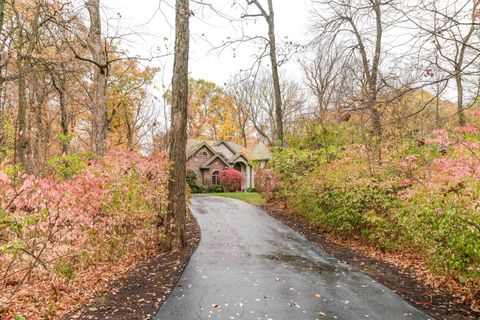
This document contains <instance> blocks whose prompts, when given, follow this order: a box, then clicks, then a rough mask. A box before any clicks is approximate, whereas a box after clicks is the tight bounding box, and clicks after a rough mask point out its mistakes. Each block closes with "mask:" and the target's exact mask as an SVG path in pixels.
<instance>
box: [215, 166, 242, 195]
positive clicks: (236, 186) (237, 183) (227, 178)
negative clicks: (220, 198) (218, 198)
mask: <svg viewBox="0 0 480 320" xmlns="http://www.w3.org/2000/svg"><path fill="white" fill-rule="evenodd" d="M219 174H220V184H221V185H222V187H223V189H224V190H225V191H229V192H234V191H240V190H241V188H242V173H241V172H240V171H238V170H235V169H225V170H220V171H219Z"/></svg>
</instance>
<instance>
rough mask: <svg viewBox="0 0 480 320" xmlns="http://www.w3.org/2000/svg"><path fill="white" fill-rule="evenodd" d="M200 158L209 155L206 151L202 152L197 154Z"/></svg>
mask: <svg viewBox="0 0 480 320" xmlns="http://www.w3.org/2000/svg"><path fill="white" fill-rule="evenodd" d="M198 155H199V156H200V157H208V156H209V155H210V154H209V153H208V151H207V150H202V151H200V152H199V153H198Z"/></svg>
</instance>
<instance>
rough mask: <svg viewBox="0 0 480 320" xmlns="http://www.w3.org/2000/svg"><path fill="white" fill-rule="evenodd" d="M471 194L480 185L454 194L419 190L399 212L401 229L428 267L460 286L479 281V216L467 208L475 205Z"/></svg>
mask: <svg viewBox="0 0 480 320" xmlns="http://www.w3.org/2000/svg"><path fill="white" fill-rule="evenodd" d="M473 190H480V182H478V181H474V180H472V181H469V182H468V183H467V184H466V185H465V186H464V187H463V188H460V189H456V190H448V191H446V190H442V189H425V190H419V192H417V193H415V195H414V196H413V198H412V199H409V201H405V202H404V206H403V208H402V211H401V216H402V220H401V223H402V225H404V226H405V228H406V230H407V231H408V236H409V238H410V240H411V241H412V242H413V243H415V244H416V245H417V246H418V247H419V248H423V249H424V252H425V254H426V255H427V257H428V259H427V261H428V262H429V265H430V267H431V268H432V269H433V270H435V271H437V272H439V273H442V274H452V273H453V274H456V275H457V278H458V279H459V280H460V281H462V282H463V281H466V280H467V279H474V278H477V279H478V278H479V277H480V268H479V266H480V216H479V215H478V212H477V209H476V208H475V207H472V205H471V203H472V202H476V201H478V198H477V197H478V195H477V194H476V192H472V191H473Z"/></svg>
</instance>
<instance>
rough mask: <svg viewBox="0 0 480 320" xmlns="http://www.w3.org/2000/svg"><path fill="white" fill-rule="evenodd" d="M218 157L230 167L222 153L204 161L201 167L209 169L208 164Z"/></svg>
mask: <svg viewBox="0 0 480 320" xmlns="http://www.w3.org/2000/svg"><path fill="white" fill-rule="evenodd" d="M216 159H220V160H221V161H222V162H223V163H224V164H225V165H226V166H227V167H230V164H229V163H228V162H227V161H226V160H225V159H224V158H223V157H222V156H221V155H219V154H215V155H213V157H211V158H210V159H208V160H207V161H205V162H204V163H202V164H201V165H200V169H208V166H209V165H210V164H211V163H212V162H213V161H215V160H216Z"/></svg>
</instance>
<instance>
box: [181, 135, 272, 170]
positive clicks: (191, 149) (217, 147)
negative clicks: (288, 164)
mask: <svg viewBox="0 0 480 320" xmlns="http://www.w3.org/2000/svg"><path fill="white" fill-rule="evenodd" d="M223 146H226V147H227V148H228V149H229V150H230V151H231V152H232V153H233V156H231V157H229V158H228V159H227V156H226V155H225V154H223V151H224V147H223ZM202 147H205V148H207V149H209V150H210V152H212V154H213V155H212V157H210V158H209V159H208V160H207V161H205V162H204V163H202V165H201V166H200V167H201V168H207V167H208V165H210V164H211V163H212V162H213V161H214V160H215V159H217V158H220V159H221V160H222V161H223V162H224V163H225V164H227V165H233V164H234V163H235V162H237V160H238V159H240V158H241V157H243V158H245V160H246V161H250V160H269V159H270V158H271V157H272V154H271V152H270V151H269V150H268V148H267V146H265V145H264V144H263V143H261V142H260V143H257V144H255V145H252V146H250V147H249V148H245V147H243V146H241V145H239V144H237V143H234V142H231V141H223V140H203V141H202V140H197V139H188V141H187V159H188V158H190V157H191V156H192V155H194V154H195V153H196V152H197V151H198V150H200V149H201V148H202Z"/></svg>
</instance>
